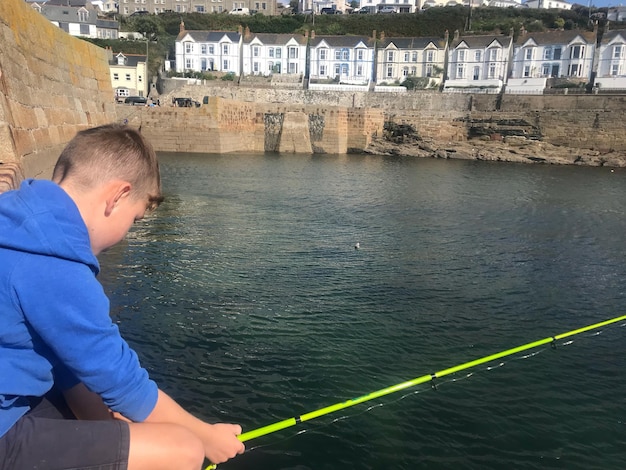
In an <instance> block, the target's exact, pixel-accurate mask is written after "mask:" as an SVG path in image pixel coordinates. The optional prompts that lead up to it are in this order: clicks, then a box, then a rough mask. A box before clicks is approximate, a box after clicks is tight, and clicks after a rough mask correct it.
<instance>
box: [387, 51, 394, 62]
mask: <svg viewBox="0 0 626 470" xmlns="http://www.w3.org/2000/svg"><path fill="white" fill-rule="evenodd" d="M387 62H393V51H387Z"/></svg>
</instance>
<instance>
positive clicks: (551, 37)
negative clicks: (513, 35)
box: [515, 30, 596, 46]
mask: <svg viewBox="0 0 626 470" xmlns="http://www.w3.org/2000/svg"><path fill="white" fill-rule="evenodd" d="M578 36H579V37H580V39H582V40H583V41H585V42H587V43H588V44H594V43H595V42H596V34H595V33H594V32H592V31H578V30H557V31H546V32H541V33H528V32H527V33H525V34H523V35H520V36H519V37H518V38H517V41H516V42H515V45H517V46H523V45H524V44H526V43H528V42H529V41H534V43H535V44H536V45H538V46H543V45H552V44H569V43H571V42H572V41H574V40H575V39H576V38H577V37H578Z"/></svg>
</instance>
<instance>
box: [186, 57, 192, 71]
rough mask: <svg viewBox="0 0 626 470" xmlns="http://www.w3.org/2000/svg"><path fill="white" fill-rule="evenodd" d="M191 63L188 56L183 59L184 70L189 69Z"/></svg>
mask: <svg viewBox="0 0 626 470" xmlns="http://www.w3.org/2000/svg"><path fill="white" fill-rule="evenodd" d="M192 64H193V63H192V62H191V59H189V58H187V59H185V69H186V70H191V68H192V66H193V65H192Z"/></svg>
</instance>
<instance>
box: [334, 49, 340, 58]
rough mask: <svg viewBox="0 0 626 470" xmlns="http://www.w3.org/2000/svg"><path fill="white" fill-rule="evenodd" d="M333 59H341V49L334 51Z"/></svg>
mask: <svg viewBox="0 0 626 470" xmlns="http://www.w3.org/2000/svg"><path fill="white" fill-rule="evenodd" d="M335 60H341V51H339V50H337V51H335Z"/></svg>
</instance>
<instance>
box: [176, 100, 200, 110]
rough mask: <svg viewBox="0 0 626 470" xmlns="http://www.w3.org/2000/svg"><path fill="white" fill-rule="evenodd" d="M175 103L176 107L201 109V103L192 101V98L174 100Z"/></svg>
mask: <svg viewBox="0 0 626 470" xmlns="http://www.w3.org/2000/svg"><path fill="white" fill-rule="evenodd" d="M172 101H173V102H174V106H178V107H179V108H193V107H194V106H195V107H196V108H199V107H200V103H199V102H198V101H195V100H192V99H191V98H174V99H173V100H172Z"/></svg>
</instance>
